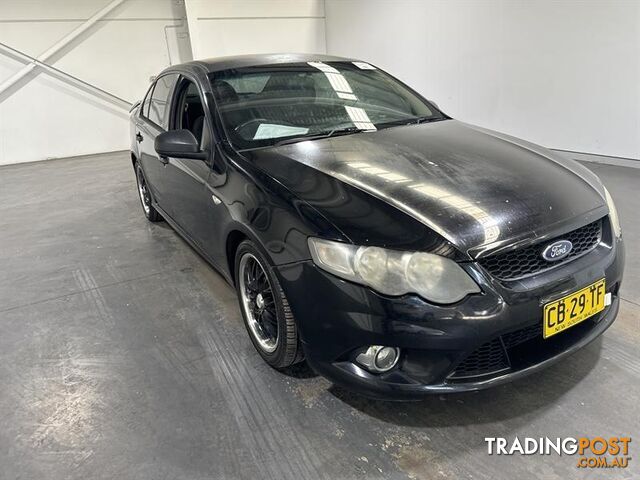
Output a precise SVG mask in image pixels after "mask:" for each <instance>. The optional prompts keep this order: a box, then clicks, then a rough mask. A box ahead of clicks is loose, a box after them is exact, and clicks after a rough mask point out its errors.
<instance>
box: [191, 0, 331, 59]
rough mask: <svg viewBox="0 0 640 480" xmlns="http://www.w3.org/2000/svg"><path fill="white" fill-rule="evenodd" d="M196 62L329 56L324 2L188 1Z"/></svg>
mask: <svg viewBox="0 0 640 480" xmlns="http://www.w3.org/2000/svg"><path fill="white" fill-rule="evenodd" d="M186 9H187V17H188V20H189V31H190V35H191V46H192V49H193V57H194V58H208V57H222V56H226V55H241V54H245V53H278V52H297V53H308V52H311V53H324V51H325V47H326V43H325V25H324V0H186Z"/></svg>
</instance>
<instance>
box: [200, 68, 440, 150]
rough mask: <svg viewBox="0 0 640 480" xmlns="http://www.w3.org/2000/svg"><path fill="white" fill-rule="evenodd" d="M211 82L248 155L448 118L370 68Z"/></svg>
mask: <svg viewBox="0 0 640 480" xmlns="http://www.w3.org/2000/svg"><path fill="white" fill-rule="evenodd" d="M210 81H211V86H212V89H213V92H214V95H215V98H216V103H217V106H218V110H219V112H220V115H221V117H222V123H223V126H224V128H225V131H226V133H227V137H228V139H229V141H230V142H231V143H232V144H233V145H234V146H235V147H236V148H238V149H241V150H244V149H252V148H259V147H267V146H271V145H276V144H282V143H287V142H295V141H298V140H300V141H301V140H305V139H309V138H318V137H326V136H333V135H344V134H350V133H356V132H359V131H362V130H379V129H382V128H388V127H391V126H396V125H404V124H408V123H419V122H423V121H434V120H444V119H446V118H448V117H446V116H445V115H444V114H442V113H441V112H439V111H438V110H437V109H436V108H435V107H434V106H433V105H431V104H429V103H428V102H426V101H425V100H423V99H422V98H420V97H419V96H418V95H416V94H415V93H413V92H412V91H411V90H410V89H408V88H407V87H406V86H404V85H403V84H402V83H400V82H399V81H398V80H396V79H394V78H393V77H391V76H390V75H388V74H387V73H384V72H382V71H381V70H379V69H377V68H375V67H373V66H371V65H369V64H367V63H363V62H307V63H289V64H280V65H267V66H257V67H246V68H237V69H231V70H224V71H220V72H215V73H212V74H210Z"/></svg>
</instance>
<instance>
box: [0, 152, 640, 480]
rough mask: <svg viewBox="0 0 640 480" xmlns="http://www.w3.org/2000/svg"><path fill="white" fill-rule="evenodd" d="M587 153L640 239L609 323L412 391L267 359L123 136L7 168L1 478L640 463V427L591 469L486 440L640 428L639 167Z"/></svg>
mask: <svg viewBox="0 0 640 480" xmlns="http://www.w3.org/2000/svg"><path fill="white" fill-rule="evenodd" d="M589 166H590V167H591V168H593V169H594V170H595V171H596V172H597V173H598V174H599V175H600V176H601V178H602V179H603V180H604V182H605V183H606V184H607V186H608V187H609V188H610V190H611V192H612V195H613V196H614V198H615V199H616V200H617V203H618V206H619V209H620V214H621V217H622V223H623V227H624V233H625V236H626V241H627V247H628V251H627V253H628V256H627V258H628V262H627V271H626V279H625V284H624V286H623V290H622V296H623V298H624V301H623V302H622V307H621V312H620V315H619V317H618V320H617V321H616V323H615V324H614V326H613V327H612V328H611V329H610V330H609V331H607V332H606V334H605V335H604V336H603V337H601V338H600V339H598V340H597V341H596V342H594V343H592V344H591V345H590V346H589V347H587V348H585V349H583V350H582V351H580V352H578V353H577V354H575V355H574V356H572V357H570V358H569V359H568V360H567V361H565V362H564V363H563V364H562V365H558V366H555V367H553V368H551V369H549V370H547V371H545V372H543V373H541V374H538V375H536V376H533V377H530V378H528V379H525V380H522V381H519V382H517V383H514V384H511V385H508V386H504V387H499V388H497V389H493V390H490V391H485V392H480V393H474V394H464V395H455V396H436V397H432V398H428V399H427V400H425V401H423V402H419V403H413V404H397V403H384V402H376V401H370V400H366V399H363V398H360V397H357V396H354V395H351V394H349V393H346V392H344V391H342V390H339V389H336V388H334V387H331V386H330V384H329V383H328V382H326V381H325V380H324V379H322V378H320V377H317V376H315V375H314V374H313V373H312V372H310V371H309V370H308V369H307V368H306V367H305V366H302V367H299V368H297V369H296V370H295V371H293V372H290V373H289V374H283V373H279V372H276V371H274V370H272V369H270V368H269V367H267V366H266V365H265V364H264V363H263V362H262V360H261V359H260V357H259V356H258V355H257V353H256V352H255V351H254V349H253V347H252V345H251V343H250V341H249V339H248V337H247V334H246V332H245V329H244V326H243V324H242V321H241V318H240V313H239V310H238V307H237V304H236V299H235V293H234V291H233V289H232V288H231V287H229V286H228V285H227V284H226V283H225V282H224V281H223V280H222V278H221V277H220V276H218V274H216V272H215V271H214V270H212V269H211V268H210V267H209V266H208V265H206V264H205V263H204V261H203V260H202V259H201V258H200V257H199V256H198V255H197V254H195V253H194V252H193V251H192V250H191V249H190V248H189V247H188V246H187V245H186V244H185V243H184V242H183V241H182V240H181V239H180V238H179V237H178V236H177V235H176V234H175V233H174V232H173V231H172V230H171V229H170V228H169V227H168V226H167V225H166V224H164V223H161V224H157V225H152V224H149V223H148V222H147V221H146V220H145V219H144V217H143V215H142V212H141V211H140V206H139V203H138V199H137V197H136V191H135V188H134V176H133V172H132V169H131V166H130V163H129V159H128V157H127V154H124V153H120V154H109V155H102V156H93V157H85V158H76V159H65V160H56V161H49V162H41V163H35V164H26V165H17V166H9V167H3V168H1V169H0V478H2V479H16V478H24V479H30V480H31V479H41V478H46V479H63V478H77V479H86V478H92V479H102V478H119V479H163V478H168V479H205V478H207V479H209V478H246V479H255V478H274V479H283V478H287V479H289V478H291V479H323V478H326V479H343V478H346V479H348V478H368V479H369V478H398V479H401V478H451V479H459V478H474V479H496V478H505V479H514V478H518V479H528V478H546V479H562V480H567V479H571V478H630V477H632V476H634V475H638V474H639V473H640V470H639V469H638V462H639V461H640V459H638V458H637V457H638V454H637V452H638V450H637V445H635V446H634V445H633V444H632V456H633V457H635V458H634V459H633V460H632V462H631V466H630V468H629V469H627V471H624V472H620V471H619V472H612V471H607V472H602V471H598V470H594V471H588V472H587V471H580V470H578V469H577V468H576V467H575V459H574V458H567V457H564V458H560V457H543V458H541V457H538V456H513V457H495V456H493V457H489V456H488V455H487V454H486V446H485V442H484V437H489V436H491V437H495V436H506V437H509V438H511V439H512V438H513V437H514V436H516V435H518V436H521V437H523V436H529V437H540V436H548V437H557V436H580V435H590V436H596V435H602V436H605V437H608V436H610V435H632V436H633V435H634V434H637V433H638V432H639V429H638V426H639V425H640V420H639V418H640V415H639V409H638V399H639V398H640V382H639V381H638V379H639V378H640V358H639V355H638V353H639V350H638V339H639V332H640V328H639V327H640V288H639V285H640V222H639V221H638V219H639V216H638V212H639V211H640V196H639V195H638V189H639V188H640V169H632V168H625V167H616V166H607V165H597V164H590V165H589ZM635 441H636V443H637V441H638V440H637V439H636V440H635ZM634 453H635V454H634Z"/></svg>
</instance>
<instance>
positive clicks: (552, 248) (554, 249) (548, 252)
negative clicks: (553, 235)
mask: <svg viewBox="0 0 640 480" xmlns="http://www.w3.org/2000/svg"><path fill="white" fill-rule="evenodd" d="M571 250H573V244H572V243H571V242H570V241H569V240H558V241H557V242H553V243H551V244H549V245H547V246H546V247H545V249H544V250H543V251H542V258H544V259H545V260H546V261H547V262H555V261H557V260H562V259H563V258H564V257H566V256H567V255H569V253H571Z"/></svg>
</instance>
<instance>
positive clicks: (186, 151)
mask: <svg viewBox="0 0 640 480" xmlns="http://www.w3.org/2000/svg"><path fill="white" fill-rule="evenodd" d="M153 146H154V147H155V149H156V152H157V153H158V155H160V156H161V157H174V158H192V159H196V160H206V159H207V157H208V155H207V152H203V151H202V150H200V145H199V144H198V140H197V139H196V137H195V136H194V135H193V133H191V132H190V131H189V130H169V131H167V132H162V133H161V134H160V135H158V136H157V137H156V140H155V142H154V145H153Z"/></svg>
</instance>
